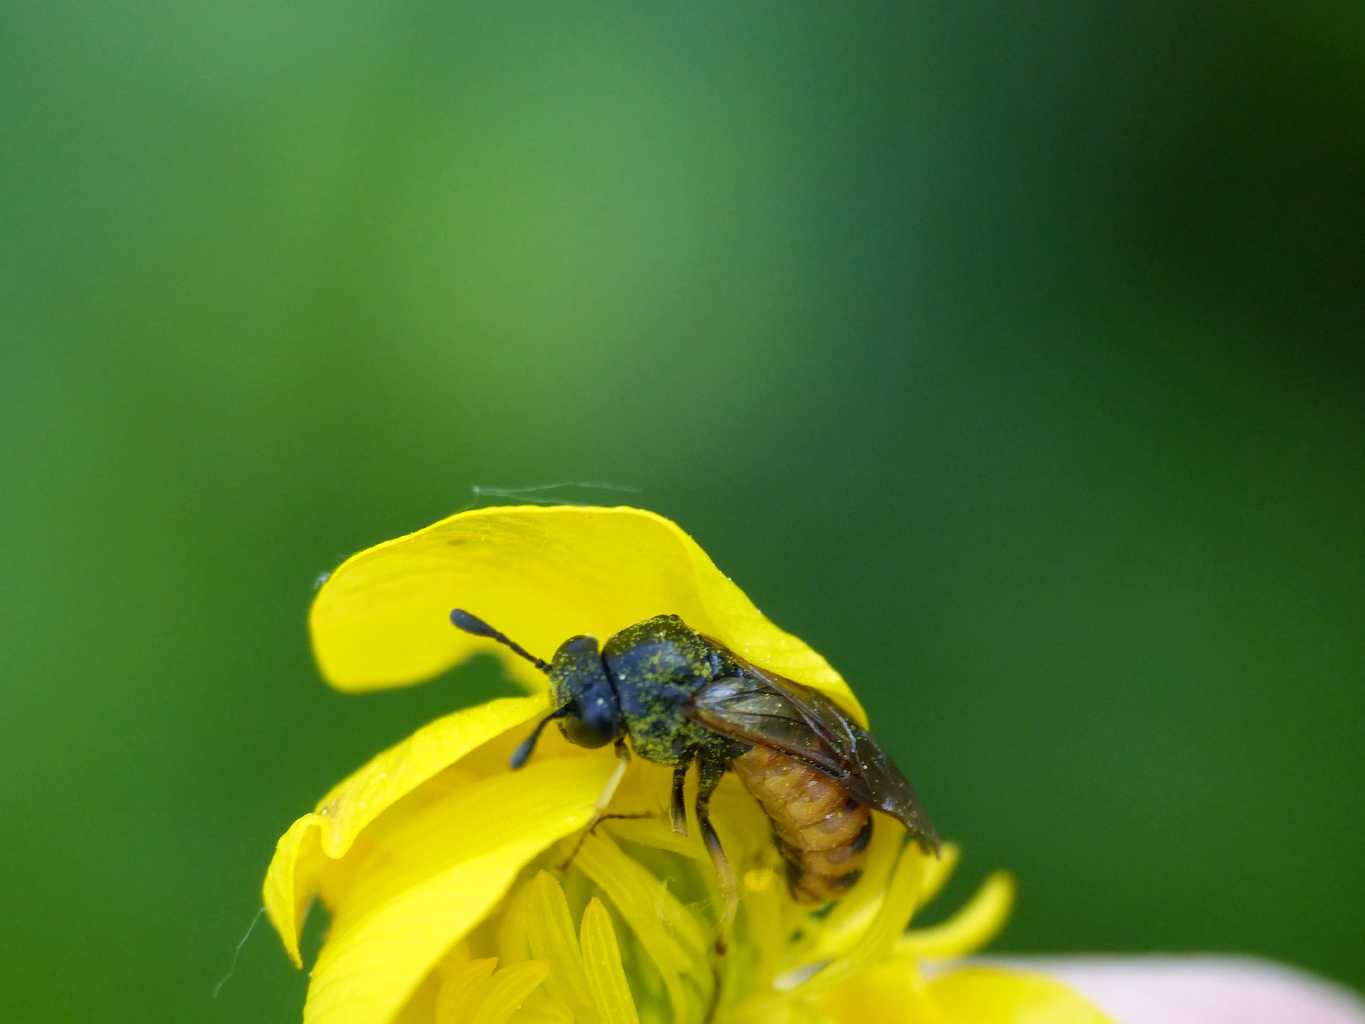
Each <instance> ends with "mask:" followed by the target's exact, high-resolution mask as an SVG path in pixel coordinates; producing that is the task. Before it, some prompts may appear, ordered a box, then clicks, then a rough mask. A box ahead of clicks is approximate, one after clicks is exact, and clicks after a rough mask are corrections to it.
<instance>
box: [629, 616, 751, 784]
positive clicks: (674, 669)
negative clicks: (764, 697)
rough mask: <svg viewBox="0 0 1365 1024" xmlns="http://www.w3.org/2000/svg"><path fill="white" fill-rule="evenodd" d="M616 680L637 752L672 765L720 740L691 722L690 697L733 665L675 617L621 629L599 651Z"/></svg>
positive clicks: (632, 741)
mask: <svg viewBox="0 0 1365 1024" xmlns="http://www.w3.org/2000/svg"><path fill="white" fill-rule="evenodd" d="M602 658H603V661H604V662H605V663H606V666H607V671H608V672H610V673H611V676H612V679H613V681H614V682H615V684H616V692H617V694H618V695H619V697H620V701H621V714H622V717H623V719H624V721H625V725H626V730H627V732H629V734H630V739H631V745H632V746H633V747H634V748H635V752H636V753H637V754H639V755H640V756H641V757H643V758H645V759H646V760H650V761H655V762H658V763H660V764H676V763H678V762H679V761H681V760H683V759H685V758H687V757H688V756H690V754H691V753H692V752H694V751H697V750H698V749H699V748H700V749H707V748H710V747H712V746H717V745H720V744H722V743H723V741H722V739H721V737H719V736H718V735H717V734H716V733H714V732H712V731H711V730H709V729H707V728H706V727H704V726H702V725H700V724H698V723H696V722H694V721H692V720H691V719H690V718H689V717H688V716H687V715H686V714H685V713H684V707H685V705H686V704H687V702H688V701H689V700H691V698H692V695H693V694H695V693H696V692H697V691H698V690H700V689H701V688H702V687H703V686H705V685H707V684H708V683H710V682H712V681H713V680H715V679H717V678H720V677H721V676H723V675H729V674H733V673H734V672H735V671H737V666H735V665H734V663H733V662H731V661H730V659H728V658H726V657H725V655H724V654H723V653H722V652H721V651H720V650H719V649H717V648H716V646H715V645H713V644H711V643H710V642H708V641H707V640H706V638H705V637H703V636H701V635H700V634H698V633H697V632H696V631H694V630H692V629H690V628H688V626H687V625H686V624H685V623H684V622H683V621H682V620H681V619H680V618H678V616H676V615H659V616H656V617H654V618H652V619H646V620H645V621H644V622H638V623H636V624H635V625H633V626H628V627H627V628H625V629H623V630H621V632H619V633H617V634H616V635H615V636H614V637H612V638H611V639H610V640H608V641H607V644H606V646H605V647H604V648H603V650H602Z"/></svg>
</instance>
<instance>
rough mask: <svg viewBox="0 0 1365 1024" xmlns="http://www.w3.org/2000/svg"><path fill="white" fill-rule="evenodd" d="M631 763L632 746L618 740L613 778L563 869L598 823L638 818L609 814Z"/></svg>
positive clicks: (628, 815) (598, 798) (603, 788)
mask: <svg viewBox="0 0 1365 1024" xmlns="http://www.w3.org/2000/svg"><path fill="white" fill-rule="evenodd" d="M629 764H630V748H629V747H627V746H626V741H625V740H617V741H616V769H615V770H614V771H613V772H612V773H611V778H609V779H608V780H607V784H606V785H605V786H603V787H602V792H600V793H598V794H597V801H596V802H595V803H594V804H593V808H592V820H591V821H590V822H588V826H587V828H585V829H583V831H582V832H581V833H579V836H578V842H576V843H574V847H573V852H572V853H570V854H569V858H568V860H566V861H565V862H564V863H563V864H561V865H559V867H560V870H561V871H566V870H568V867H569V865H570V864H572V863H573V859H574V858H575V857H577V856H578V851H579V850H581V849H583V841H584V840H585V839H587V838H588V836H590V835H592V833H593V831H594V830H595V829H596V828H597V826H598V825H600V824H602V822H603V821H606V820H608V819H610V818H638V817H642V815H638V814H607V813H605V812H606V810H607V806H608V805H609V804H610V803H611V798H612V797H614V796H615V795H616V791H617V790H618V789H619V788H620V787H621V780H622V779H624V778H625V777H626V767H627V766H628V765H629Z"/></svg>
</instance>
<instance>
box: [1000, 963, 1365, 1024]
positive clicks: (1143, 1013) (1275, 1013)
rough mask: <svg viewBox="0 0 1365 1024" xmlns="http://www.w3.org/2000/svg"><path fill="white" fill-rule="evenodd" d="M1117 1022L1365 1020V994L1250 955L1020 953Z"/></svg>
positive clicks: (1353, 1023)
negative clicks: (1043, 955) (1044, 955)
mask: <svg viewBox="0 0 1365 1024" xmlns="http://www.w3.org/2000/svg"><path fill="white" fill-rule="evenodd" d="M1006 966H1013V967H1018V968H1020V969H1025V970H1030V971H1036V972H1039V973H1042V974H1047V975H1049V976H1051V977H1054V978H1058V979H1060V980H1061V981H1064V982H1066V983H1067V984H1068V985H1070V986H1072V987H1073V988H1075V989H1076V990H1077V991H1079V992H1081V993H1083V994H1084V995H1085V996H1086V997H1087V998H1088V999H1090V1001H1091V1002H1093V1003H1094V1004H1095V1005H1096V1006H1098V1007H1100V1008H1101V1009H1102V1010H1104V1011H1105V1012H1106V1013H1108V1014H1109V1015H1110V1016H1111V1017H1113V1019H1114V1020H1115V1022H1116V1024H1365V1000H1362V999H1361V998H1360V997H1359V996H1357V995H1355V994H1354V993H1352V992H1351V991H1349V990H1348V989H1345V988H1342V987H1341V986H1339V985H1335V984H1332V983H1331V982H1327V981H1323V980H1322V979H1320V978H1316V977H1314V976H1313V975H1311V974H1306V973H1304V972H1302V971H1298V970H1295V969H1293V968H1290V967H1284V966H1281V965H1279V964H1274V963H1270V962H1267V961H1264V960H1256V959H1253V958H1250V957H1229V956H1189V957H1166V956H1133V957H1058V958H1055V959H1050V958H1044V959H1020V960H1011V961H1008V962H1007V964H1006Z"/></svg>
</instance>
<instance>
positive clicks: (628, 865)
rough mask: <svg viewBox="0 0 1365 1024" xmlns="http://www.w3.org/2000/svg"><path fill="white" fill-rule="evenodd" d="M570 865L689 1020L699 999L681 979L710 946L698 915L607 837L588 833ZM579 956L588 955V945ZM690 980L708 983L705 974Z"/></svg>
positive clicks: (683, 1017)
mask: <svg viewBox="0 0 1365 1024" xmlns="http://www.w3.org/2000/svg"><path fill="white" fill-rule="evenodd" d="M574 867H576V868H578V869H579V870H580V871H582V872H583V873H584V874H585V875H587V876H588V877H589V878H590V879H592V882H593V884H594V885H596V886H597V887H598V888H599V889H600V890H601V891H602V893H603V894H604V895H605V896H606V897H607V898H608V899H609V900H611V902H612V903H613V904H614V905H615V907H616V910H617V912H618V913H619V914H620V915H621V917H622V918H624V919H625V922H626V923H627V924H628V925H630V928H631V931H633V932H634V933H635V936H636V938H638V939H639V940H640V945H642V946H643V947H644V948H645V951H646V952H647V953H648V954H649V956H650V959H651V960H653V961H654V965H655V966H656V967H657V968H658V969H659V974H660V975H661V976H662V978H663V981H664V986H665V987H666V988H667V989H668V995H669V1001H670V1003H671V1005H672V1007H673V1015H674V1017H675V1018H676V1019H678V1020H686V1019H688V1016H687V1014H688V1013H689V1012H690V1010H691V1009H695V1008H696V1007H695V1004H696V1003H697V1002H698V1000H697V999H696V998H692V997H690V996H689V993H688V991H687V989H686V988H685V987H684V984H683V977H684V975H686V974H687V973H688V972H689V970H691V969H692V968H694V967H695V966H696V965H697V964H698V963H704V962H705V956H706V952H707V950H708V948H709V942H708V939H707V935H706V932H705V931H704V930H703V929H702V927H701V925H700V924H699V923H698V921H697V919H696V917H694V916H693V915H692V912H691V911H689V910H688V909H687V908H686V907H684V906H683V905H682V904H681V903H680V902H678V899H677V897H676V896H674V895H673V894H672V893H670V892H669V891H668V886H667V885H666V884H665V883H664V882H663V881H661V880H660V879H659V878H657V877H656V876H655V875H654V874H652V873H651V872H650V871H648V870H646V869H645V868H644V867H643V866H642V865H641V864H640V863H639V862H638V861H635V860H632V859H631V858H630V857H627V856H626V855H625V854H624V853H622V852H621V849H620V847H618V846H617V845H616V844H615V843H614V842H612V841H611V840H610V839H609V838H607V837H606V836H605V835H600V834H599V835H591V836H588V838H587V839H586V840H585V841H584V843H583V846H582V848H581V849H580V850H579V851H578V856H577V858H575V860H574ZM583 955H584V957H585V958H586V956H587V950H586V949H585V950H584V953H583ZM694 980H696V981H697V982H699V983H702V984H709V978H708V979H694ZM694 991H695V990H694Z"/></svg>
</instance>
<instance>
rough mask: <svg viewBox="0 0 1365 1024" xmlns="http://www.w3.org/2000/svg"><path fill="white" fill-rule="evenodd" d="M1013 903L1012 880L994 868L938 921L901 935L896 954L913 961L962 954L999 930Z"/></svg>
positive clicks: (986, 941) (975, 947)
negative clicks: (968, 896) (957, 906)
mask: <svg viewBox="0 0 1365 1024" xmlns="http://www.w3.org/2000/svg"><path fill="white" fill-rule="evenodd" d="M1013 905H1014V879H1013V878H1012V877H1011V876H1010V875H1009V874H1007V873H1006V872H1004V871H997V872H996V873H995V874H993V875H991V876H990V877H989V878H987V879H986V881H985V882H984V883H983V884H982V886H981V888H980V889H978V890H977V891H976V894H975V895H974V896H973V897H972V898H971V899H970V900H969V901H968V902H967V905H966V906H964V907H963V908H962V909H961V910H959V911H958V912H957V913H956V914H954V915H953V916H952V917H950V918H949V919H948V920H946V921H944V922H943V923H942V924H937V925H934V926H933V927H931V928H917V929H914V930H913V931H910V932H907V933H906V934H905V935H903V936H901V938H900V940H899V941H898V942H897V943H896V953H897V954H898V955H900V956H906V957H910V958H912V959H917V960H934V959H938V960H943V959H947V958H949V957H957V956H966V955H967V954H968V953H973V952H975V951H976V950H978V949H980V948H981V947H982V946H984V945H986V943H988V942H990V941H991V939H993V938H995V936H996V935H997V934H998V933H999V931H1000V929H1001V928H1003V927H1004V925H1005V919H1006V918H1007V917H1009V913H1010V908H1011V907H1012V906H1013Z"/></svg>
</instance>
